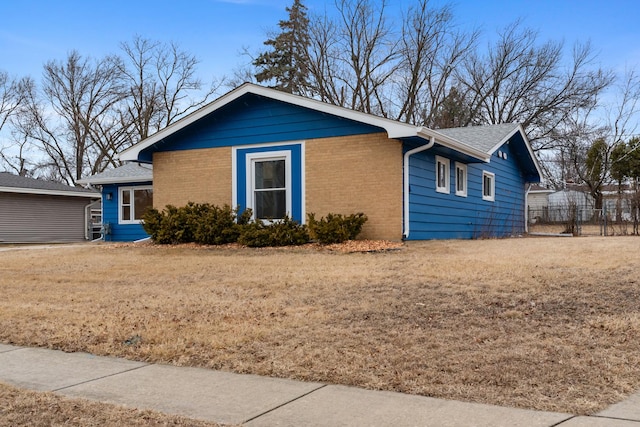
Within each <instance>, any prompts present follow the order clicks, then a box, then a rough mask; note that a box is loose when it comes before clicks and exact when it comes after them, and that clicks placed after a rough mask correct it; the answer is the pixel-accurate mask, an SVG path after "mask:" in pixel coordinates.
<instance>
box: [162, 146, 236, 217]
mask: <svg viewBox="0 0 640 427" xmlns="http://www.w3.org/2000/svg"><path fill="white" fill-rule="evenodd" d="M188 202H194V203H212V204H215V205H218V206H222V205H225V204H227V205H231V204H232V203H231V202H232V201H231V147H222V148H206V149H200V150H183V151H169V152H160V153H154V155H153V205H154V207H155V208H157V209H163V208H164V207H165V206H166V205H168V204H171V205H174V206H184V205H186V204H187V203H188Z"/></svg>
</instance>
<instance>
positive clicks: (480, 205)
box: [408, 144, 525, 240]
mask: <svg viewBox="0 0 640 427" xmlns="http://www.w3.org/2000/svg"><path fill="white" fill-rule="evenodd" d="M513 146H515V144H505V145H503V146H502V147H501V148H500V149H499V150H498V151H502V152H505V153H507V159H503V158H501V157H498V154H497V153H498V151H496V153H494V154H493V156H492V157H491V162H490V163H467V197H462V196H456V194H455V159H451V164H450V168H449V172H450V182H451V191H450V193H449V194H444V193H438V192H436V189H435V185H436V184H435V156H436V155H441V156H443V157H444V156H445V153H443V152H440V151H439V149H438V148H437V147H436V148H432V149H431V150H427V151H424V152H422V153H417V154H415V155H413V156H412V157H411V158H410V161H409V164H410V166H409V174H410V178H409V183H410V186H409V204H410V206H409V215H410V223H409V226H410V227H409V237H408V239H410V240H423V239H472V238H482V237H505V236H510V235H514V234H519V233H523V232H524V230H525V224H524V205H525V201H524V191H525V177H524V175H523V173H522V171H521V169H520V167H519V165H518V160H517V156H516V155H515V154H516V153H515V152H514V151H513ZM483 171H486V172H491V173H494V174H495V201H487V200H483V199H482V174H483Z"/></svg>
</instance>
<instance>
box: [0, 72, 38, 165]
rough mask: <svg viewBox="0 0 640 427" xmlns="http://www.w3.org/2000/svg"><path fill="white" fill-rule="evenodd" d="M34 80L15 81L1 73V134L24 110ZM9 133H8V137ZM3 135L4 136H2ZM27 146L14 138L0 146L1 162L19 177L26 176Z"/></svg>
mask: <svg viewBox="0 0 640 427" xmlns="http://www.w3.org/2000/svg"><path fill="white" fill-rule="evenodd" d="M33 84H34V83H33V80H32V79H31V78H30V77H24V78H22V79H15V78H11V77H9V74H8V73H7V72H5V71H0V132H2V130H3V128H4V129H5V131H6V129H7V127H9V126H7V125H8V124H9V125H10V122H11V120H13V118H15V117H16V116H17V115H18V114H20V112H21V110H22V109H23V108H24V104H25V100H26V97H27V93H28V92H29V91H30V90H31V88H32V87H33ZM8 134H9V133H7V135H8ZM0 135H2V134H0ZM25 149H26V144H25V143H23V142H22V141H16V140H14V139H13V138H12V139H9V138H8V137H7V138H5V142H3V143H2V144H1V145H0V162H1V164H3V165H4V167H5V168H6V169H8V170H12V171H14V172H16V173H17V174H18V175H26V174H27V173H28V171H27V168H26V159H25V157H24V155H25Z"/></svg>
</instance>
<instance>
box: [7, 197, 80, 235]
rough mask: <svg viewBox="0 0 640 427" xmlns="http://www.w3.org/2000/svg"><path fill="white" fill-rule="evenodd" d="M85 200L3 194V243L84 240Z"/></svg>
mask: <svg viewBox="0 0 640 427" xmlns="http://www.w3.org/2000/svg"><path fill="white" fill-rule="evenodd" d="M90 201H91V200H90V199H89V198H85V197H65V196H47V195H35V194H20V193H0V242H5V243H48V242H51V243H56V242H77V241H82V240H84V239H85V228H86V224H85V210H84V208H85V206H86V205H88V204H89V203H90Z"/></svg>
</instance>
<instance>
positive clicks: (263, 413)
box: [242, 384, 327, 424]
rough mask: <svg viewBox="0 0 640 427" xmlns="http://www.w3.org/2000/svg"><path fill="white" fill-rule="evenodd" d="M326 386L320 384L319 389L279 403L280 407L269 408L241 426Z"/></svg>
mask: <svg viewBox="0 0 640 427" xmlns="http://www.w3.org/2000/svg"><path fill="white" fill-rule="evenodd" d="M326 386H327V384H322V385H321V386H320V387H316V388H314V389H313V390H310V391H308V392H306V393H304V394H301V395H300V396H297V397H295V398H293V399H291V400H289V401H287V402H284V403H281V404H280V405H278V406H275V407H273V408H271V409H269V410H267V411H264V412H262V413H260V414H258V415H256V416H253V417H251V418H249V419H248V420H244V421H243V422H242V424H246V423H249V422H251V421H253V420H255V419H258V418H260V417H262V416H264V415H267V414H268V413H270V412H273V411H275V410H276V409H280V408H282V407H283V406H286V405H288V404H290V403H293V402H295V401H296V400H300V399H302V398H303V397H306V396H309V395H310V394H311V393H315V392H316V391H318V390H320V389H322V388H325V387H326Z"/></svg>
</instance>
